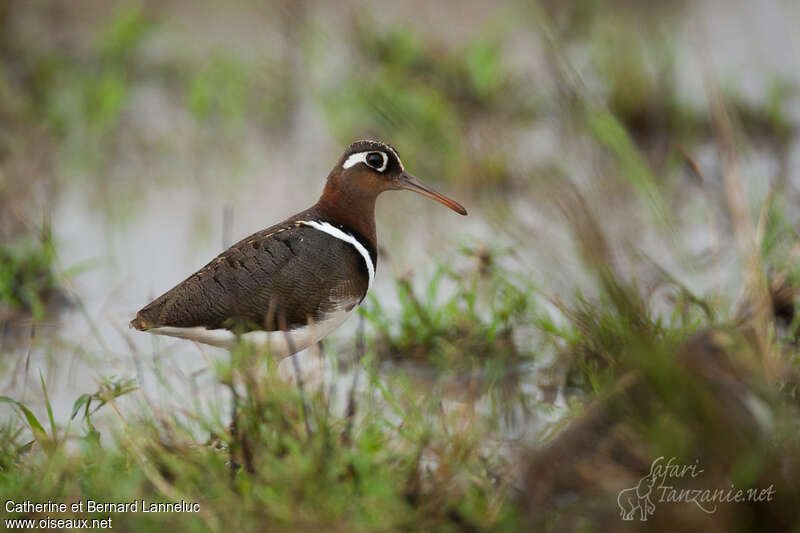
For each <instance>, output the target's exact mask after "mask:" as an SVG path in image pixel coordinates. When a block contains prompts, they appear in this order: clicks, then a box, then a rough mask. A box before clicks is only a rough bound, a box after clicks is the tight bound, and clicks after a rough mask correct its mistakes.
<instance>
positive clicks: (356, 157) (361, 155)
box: [342, 150, 389, 172]
mask: <svg viewBox="0 0 800 533" xmlns="http://www.w3.org/2000/svg"><path fill="white" fill-rule="evenodd" d="M368 154H380V156H381V158H382V159H383V162H382V163H381V166H379V167H373V166H372V165H369V164H367V155H368ZM357 163H364V164H365V165H367V166H368V167H370V168H374V169H375V170H377V171H378V172H383V171H384V170H386V165H387V164H388V163H389V158H388V157H387V156H386V154H385V153H383V152H379V151H376V150H369V151H367V152H358V153H356V154H352V155H351V156H350V157H348V158H347V159H345V161H344V163H342V168H350V167H352V166H353V165H355V164H357Z"/></svg>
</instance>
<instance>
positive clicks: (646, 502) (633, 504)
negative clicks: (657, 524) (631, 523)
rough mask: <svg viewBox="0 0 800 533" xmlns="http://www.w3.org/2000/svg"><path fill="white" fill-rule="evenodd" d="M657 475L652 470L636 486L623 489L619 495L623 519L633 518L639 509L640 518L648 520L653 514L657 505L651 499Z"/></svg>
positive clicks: (618, 499) (618, 502) (644, 520)
mask: <svg viewBox="0 0 800 533" xmlns="http://www.w3.org/2000/svg"><path fill="white" fill-rule="evenodd" d="M655 482H656V476H654V475H653V472H652V471H651V472H650V473H649V474H647V475H646V476H644V477H643V478H642V479H640V480H639V483H638V484H637V485H636V486H635V487H630V488H627V489H623V490H621V491H620V492H619V495H618V496H617V505H619V509H620V513H619V515H620V517H621V518H622V519H623V520H633V517H634V515H635V514H636V511H639V520H641V521H642V522H647V517H648V516H652V514H653V513H654V512H655V510H656V505H655V504H654V503H653V500H651V499H650V494H651V493H652V492H653V486H654V485H655Z"/></svg>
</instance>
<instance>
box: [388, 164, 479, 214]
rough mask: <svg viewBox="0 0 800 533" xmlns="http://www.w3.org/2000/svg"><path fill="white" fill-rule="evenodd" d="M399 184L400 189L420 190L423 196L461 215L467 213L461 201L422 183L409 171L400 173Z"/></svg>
mask: <svg viewBox="0 0 800 533" xmlns="http://www.w3.org/2000/svg"><path fill="white" fill-rule="evenodd" d="M398 186H399V188H400V189H406V190H409V191H414V192H418V193H420V194H421V195H423V196H427V197H428V198H431V199H433V200H436V201H437V202H439V203H440V204H442V205H446V206H447V207H449V208H450V209H452V210H453V211H455V212H456V213H458V214H459V215H466V214H467V210H466V209H464V206H462V205H461V204H460V203H458V202H456V201H455V200H453V199H452V198H448V197H447V196H445V195H444V194H442V193H440V192H439V191H437V190H434V189H432V188H431V187H428V186H427V185H425V184H424V183H422V182H421V181H420V180H419V179H418V178H416V177H414V176H412V175H411V174H408V173H407V172H403V173H402V174H401V175H400V179H399V180H398Z"/></svg>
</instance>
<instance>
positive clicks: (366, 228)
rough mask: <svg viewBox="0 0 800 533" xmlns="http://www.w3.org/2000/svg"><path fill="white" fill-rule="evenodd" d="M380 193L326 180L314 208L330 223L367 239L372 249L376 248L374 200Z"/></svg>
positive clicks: (335, 180)
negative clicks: (341, 226)
mask: <svg viewBox="0 0 800 533" xmlns="http://www.w3.org/2000/svg"><path fill="white" fill-rule="evenodd" d="M379 193H380V191H365V190H362V189H356V188H354V187H348V186H346V185H344V186H343V185H342V184H341V181H340V180H338V179H335V178H334V179H328V182H327V183H326V184H325V189H324V190H323V191H322V196H321V197H320V199H319V201H318V202H317V204H316V205H315V206H314V207H316V209H317V210H318V211H319V212H320V213H321V214H322V215H323V216H325V217H327V218H329V219H330V220H331V221H332V222H334V223H337V224H342V225H344V226H346V227H348V228H351V229H353V230H355V231H357V232H358V233H359V234H361V235H362V236H363V237H364V238H365V239H368V240H369V242H370V244H371V245H372V247H373V249H377V248H378V237H377V233H376V231H375V199H376V198H377V197H378V194H379Z"/></svg>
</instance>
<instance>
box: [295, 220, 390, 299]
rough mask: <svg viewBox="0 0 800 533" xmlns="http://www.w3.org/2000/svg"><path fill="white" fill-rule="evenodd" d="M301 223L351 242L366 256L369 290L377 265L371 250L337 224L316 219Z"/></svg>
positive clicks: (301, 221) (300, 221)
mask: <svg viewBox="0 0 800 533" xmlns="http://www.w3.org/2000/svg"><path fill="white" fill-rule="evenodd" d="M298 222H299V223H300V224H305V225H306V226H311V227H312V228H315V229H318V230H320V231H324V232H325V233H327V234H328V235H332V236H334V237H336V238H337V239H340V240H343V241H344V242H349V243H350V244H352V245H353V246H354V247H355V249H356V250H357V251H358V253H360V254H361V256H362V257H363V258H364V262H366V263H367V272H368V273H369V284H368V285H367V290H369V288H370V287H372V281H373V280H374V279H375V265H374V264H373V263H372V258H371V257H370V256H369V252H368V251H367V249H366V248H364V245H363V244H361V243H360V242H358V239H356V238H355V237H353V236H352V235H350V234H349V233H345V232H344V231H342V230H340V229H339V228H337V227H336V226H333V225H332V224H329V223H328V222H317V221H315V220H299V221H298Z"/></svg>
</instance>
